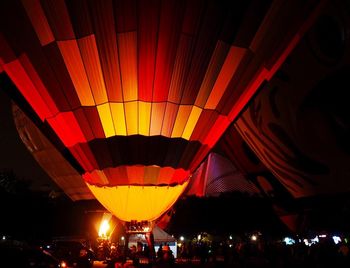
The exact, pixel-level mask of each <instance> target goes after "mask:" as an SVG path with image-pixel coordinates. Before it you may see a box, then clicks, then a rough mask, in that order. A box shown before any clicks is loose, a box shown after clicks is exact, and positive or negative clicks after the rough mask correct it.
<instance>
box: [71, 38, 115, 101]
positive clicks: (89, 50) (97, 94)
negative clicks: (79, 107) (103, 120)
mask: <svg viewBox="0 0 350 268" xmlns="http://www.w3.org/2000/svg"><path fill="white" fill-rule="evenodd" d="M78 45H79V48H80V53H81V56H82V58H83V62H84V66H85V70H86V74H87V76H88V78H89V83H90V86H91V89H92V94H93V96H94V100H95V103H96V105H99V104H102V103H106V102H107V101H108V98H107V92H106V87H105V82H104V78H103V74H102V69H101V63H100V58H99V55H98V51H97V46H96V41H95V36H94V35H90V36H87V37H84V38H82V39H79V40H78Z"/></svg>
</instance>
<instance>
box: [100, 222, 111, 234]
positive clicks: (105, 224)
mask: <svg viewBox="0 0 350 268" xmlns="http://www.w3.org/2000/svg"><path fill="white" fill-rule="evenodd" d="M108 230H109V223H108V221H107V220H103V221H102V222H101V225H100V230H99V231H98V236H100V237H107V232H108Z"/></svg>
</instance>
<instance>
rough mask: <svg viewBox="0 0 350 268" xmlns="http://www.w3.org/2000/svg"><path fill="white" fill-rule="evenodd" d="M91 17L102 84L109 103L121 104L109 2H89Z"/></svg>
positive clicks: (115, 46)
mask: <svg viewBox="0 0 350 268" xmlns="http://www.w3.org/2000/svg"><path fill="white" fill-rule="evenodd" d="M90 4H91V9H90V11H91V17H92V19H93V26H94V30H95V37H96V44H97V48H98V52H99V56H100V62H101V68H102V72H103V74H104V82H105V86H106V90H107V95H108V99H109V100H110V101H115V102H122V101H123V94H122V85H121V78H120V66H119V57H118V46H117V38H116V29H115V24H114V14H113V3H112V1H111V0H106V1H91V3H90Z"/></svg>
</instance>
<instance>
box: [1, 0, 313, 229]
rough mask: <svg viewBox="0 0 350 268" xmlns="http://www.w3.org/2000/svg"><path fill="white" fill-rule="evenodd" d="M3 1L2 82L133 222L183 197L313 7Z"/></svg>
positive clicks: (173, 0)
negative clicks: (213, 149)
mask: <svg viewBox="0 0 350 268" xmlns="http://www.w3.org/2000/svg"><path fill="white" fill-rule="evenodd" d="M2 2H5V3H1V5H2V6H1V9H0V10H1V14H0V17H1V18H0V20H1V27H2V29H1V32H0V44H1V49H0V72H2V74H1V79H2V81H6V83H5V82H3V83H2V87H3V88H5V89H6V90H7V91H8V92H9V93H10V95H11V96H12V97H13V98H14V99H15V100H16V101H17V103H18V104H19V105H20V106H21V107H22V108H23V109H24V110H25V111H26V112H27V113H28V114H29V116H30V117H31V118H32V119H33V120H34V121H35V122H36V124H37V125H38V126H39V127H40V128H41V129H42V130H43V131H44V132H45V134H46V135H47V137H48V138H49V139H50V140H51V141H52V142H53V143H54V144H55V145H56V146H57V148H58V149H59V150H60V151H61V153H62V154H63V155H64V156H65V157H66V158H67V159H68V160H69V161H70V163H71V164H72V166H74V167H75V168H76V170H77V171H78V172H79V173H80V174H81V175H82V177H83V179H84V181H85V183H86V184H87V186H88V187H89V189H90V190H91V192H92V193H93V195H94V196H95V197H96V199H97V200H98V201H100V202H101V204H102V205H104V206H105V207H106V208H107V209H108V210H109V211H110V212H111V213H113V214H114V215H115V216H116V217H117V218H119V219H120V220H122V221H124V222H126V223H128V224H127V226H128V228H129V227H130V228H131V229H129V230H136V231H142V230H140V229H139V227H140V226H141V229H142V228H148V229H149V228H152V224H153V222H154V221H155V220H157V219H158V218H159V217H160V216H161V215H162V214H164V213H165V212H166V211H167V210H168V209H169V208H170V207H171V206H172V205H173V204H174V203H175V202H176V200H177V199H178V198H179V196H181V194H182V193H183V192H184V190H185V189H186V187H187V185H188V183H189V181H190V179H191V174H192V173H193V172H194V171H195V169H196V168H197V167H198V166H199V165H200V164H201V162H202V161H203V160H204V158H205V157H206V156H207V155H208V153H209V152H210V150H211V149H212V148H213V146H214V145H215V144H216V142H217V141H218V139H219V138H220V137H221V135H222V134H223V133H224V131H225V130H226V129H227V127H228V126H229V125H230V124H231V123H232V122H233V121H234V120H235V119H236V117H237V116H238V115H239V114H240V112H241V111H242V109H243V108H244V107H245V105H246V104H247V103H248V101H249V100H250V99H251V97H252V96H253V95H254V94H255V92H256V91H257V90H258V88H259V87H260V85H261V84H262V83H263V82H264V81H266V80H269V79H270V78H271V77H272V75H273V74H274V73H275V72H276V70H277V69H278V68H279V66H280V65H281V64H282V63H283V61H284V60H285V59H286V57H287V56H288V54H289V53H290V51H291V50H292V49H293V48H294V47H295V45H296V44H297V43H298V41H299V39H300V36H301V35H302V34H303V33H304V32H305V31H306V30H307V28H308V25H309V24H310V22H311V21H312V20H313V18H314V14H315V13H317V12H318V7H319V3H315V1H307V2H306V3H304V2H303V3H301V2H299V1H288V2H287V3H279V2H278V1H277V2H278V3H277V2H273V3H271V2H269V1H242V2H240V3H238V2H236V1H234V2H233V3H231V2H232V1H224V2H220V3H218V2H217V1H195V0H194V1H184V0H180V1H178V0H166V1H157V0H154V1H153V0H152V1H143V0H140V1H136V0H134V1H112V0H106V1H84V0H77V1H64V0H48V1H39V0H33V1H31V0H22V1H19V0H17V1H2ZM130 223H132V224H130ZM140 223H142V224H140ZM148 229H147V230H148ZM145 230H146V229H145Z"/></svg>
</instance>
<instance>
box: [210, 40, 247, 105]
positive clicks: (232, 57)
mask: <svg viewBox="0 0 350 268" xmlns="http://www.w3.org/2000/svg"><path fill="white" fill-rule="evenodd" d="M246 52H247V49H246V48H240V47H234V46H232V47H231V48H230V51H229V53H228V55H227V57H226V60H225V62H224V64H223V66H222V68H221V71H220V73H219V76H218V78H217V79H216V82H215V85H214V87H213V90H212V91H211V93H210V95H209V98H208V100H207V103H206V104H205V109H216V106H217V105H218V103H219V101H220V99H221V98H222V96H223V95H224V93H225V91H226V88H227V86H228V84H229V82H230V80H231V79H232V77H233V76H234V74H235V73H236V70H237V68H238V66H239V64H240V62H241V60H242V59H243V57H244V55H245V53H246Z"/></svg>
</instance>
